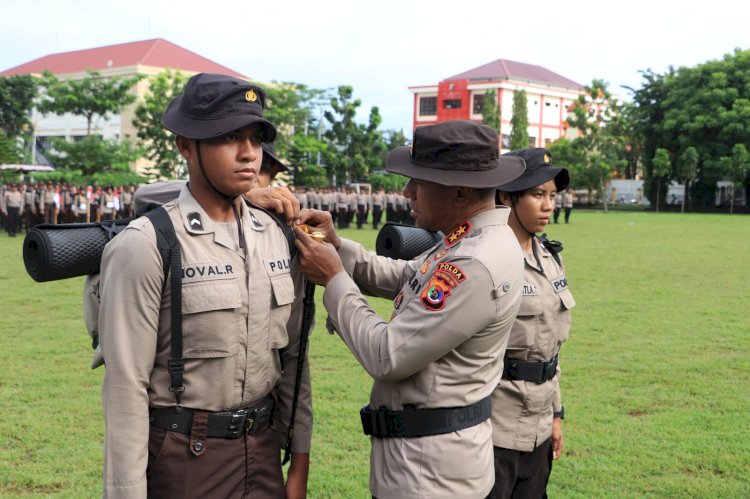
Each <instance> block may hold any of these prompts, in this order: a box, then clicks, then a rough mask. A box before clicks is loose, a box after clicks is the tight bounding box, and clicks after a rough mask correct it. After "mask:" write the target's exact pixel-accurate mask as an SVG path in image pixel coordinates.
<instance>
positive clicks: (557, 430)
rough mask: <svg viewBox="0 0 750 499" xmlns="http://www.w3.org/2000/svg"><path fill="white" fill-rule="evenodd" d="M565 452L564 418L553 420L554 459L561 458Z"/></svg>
mask: <svg viewBox="0 0 750 499" xmlns="http://www.w3.org/2000/svg"><path fill="white" fill-rule="evenodd" d="M562 453H563V433H562V420H560V419H559V418H555V419H553V420H552V459H560V457H561V456H562Z"/></svg>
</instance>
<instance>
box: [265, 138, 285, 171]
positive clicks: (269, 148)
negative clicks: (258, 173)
mask: <svg viewBox="0 0 750 499" xmlns="http://www.w3.org/2000/svg"><path fill="white" fill-rule="evenodd" d="M261 147H263V164H262V165H261V168H263V167H264V166H265V165H266V161H270V162H272V163H275V164H276V167H277V168H278V169H279V171H280V172H288V171H289V167H288V166H287V165H285V164H284V163H282V162H281V160H280V159H279V158H278V156H276V147H275V146H274V145H273V142H263V143H262V144H261ZM266 158H268V159H266Z"/></svg>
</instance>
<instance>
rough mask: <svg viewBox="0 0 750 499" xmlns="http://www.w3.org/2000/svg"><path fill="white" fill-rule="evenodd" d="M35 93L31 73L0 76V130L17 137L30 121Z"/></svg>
mask: <svg viewBox="0 0 750 499" xmlns="http://www.w3.org/2000/svg"><path fill="white" fill-rule="evenodd" d="M36 94H37V81H36V78H34V77H33V76H31V75H16V76H7V77H0V132H2V133H3V135H5V136H6V137H17V136H18V135H21V134H22V133H23V132H25V131H26V130H27V129H28V127H29V126H31V122H30V121H29V115H30V114H31V108H32V107H33V106H34V98H35V97H36Z"/></svg>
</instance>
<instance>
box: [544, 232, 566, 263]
mask: <svg viewBox="0 0 750 499" xmlns="http://www.w3.org/2000/svg"><path fill="white" fill-rule="evenodd" d="M539 242H540V243H542V246H544V248H545V249H546V250H547V251H549V252H550V253H551V254H552V257H553V258H554V259H555V261H556V262H557V264H558V265H559V266H560V267H561V268H562V262H561V261H560V256H559V253H562V250H563V245H562V243H561V242H560V241H555V240H549V239H547V233H546V232H545V233H544V234H542V235H541V236H539Z"/></svg>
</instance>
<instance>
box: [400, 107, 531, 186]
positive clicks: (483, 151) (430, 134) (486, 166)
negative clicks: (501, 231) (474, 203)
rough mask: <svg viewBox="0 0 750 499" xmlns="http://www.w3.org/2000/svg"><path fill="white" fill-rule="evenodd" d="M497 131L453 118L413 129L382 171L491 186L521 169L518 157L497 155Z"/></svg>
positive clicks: (442, 182) (444, 182)
mask: <svg viewBox="0 0 750 499" xmlns="http://www.w3.org/2000/svg"><path fill="white" fill-rule="evenodd" d="M498 145H499V144H498V136H497V132H496V131H495V130H494V129H493V128H491V127H489V126H487V125H483V124H481V123H476V122H473V121H468V120H453V121H446V122H444V123H438V124H436V125H425V126H421V127H419V128H417V129H416V130H414V140H413V141H412V145H411V146H404V147H399V148H397V149H394V150H393V151H391V153H390V154H389V155H388V160H387V161H386V170H387V171H389V172H393V173H400V174H401V175H405V176H407V177H410V178H414V179H417V180H426V181H428V182H434V183H436V184H440V185H446V186H462V187H472V188H476V189H482V188H492V187H497V186H498V185H501V184H504V183H507V182H510V181H511V180H513V179H515V178H517V177H518V176H519V175H521V174H522V173H523V171H524V168H525V166H524V162H523V159H522V158H517V157H505V156H500V153H499V149H498Z"/></svg>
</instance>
